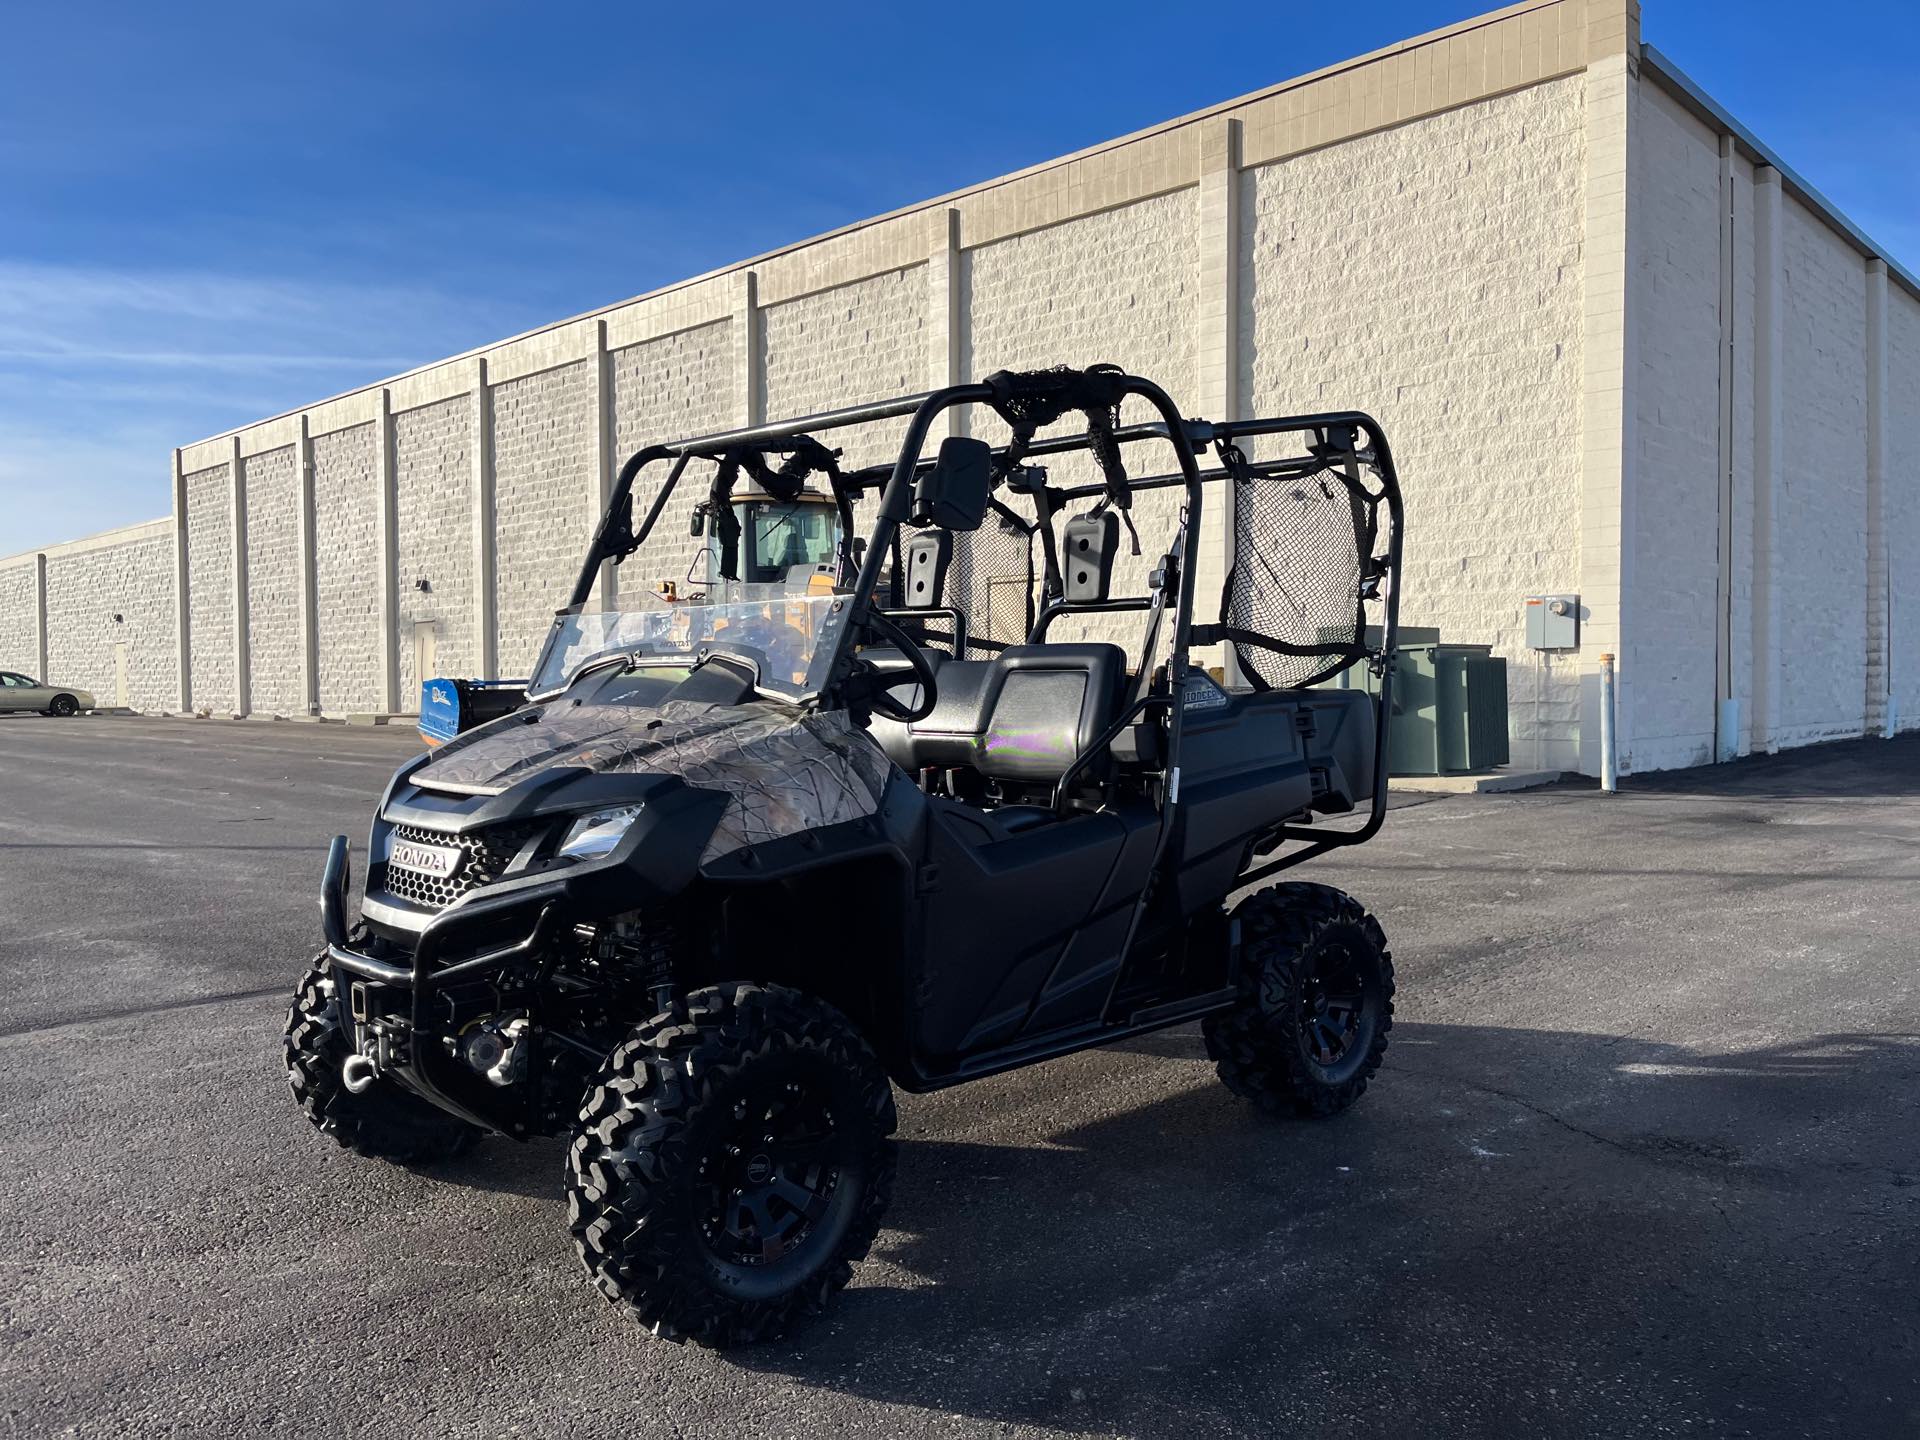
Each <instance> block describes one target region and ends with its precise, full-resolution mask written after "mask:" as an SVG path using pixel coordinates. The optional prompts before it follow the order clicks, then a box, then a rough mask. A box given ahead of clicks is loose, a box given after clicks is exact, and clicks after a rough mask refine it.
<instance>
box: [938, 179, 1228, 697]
mask: <svg viewBox="0 0 1920 1440" xmlns="http://www.w3.org/2000/svg"><path fill="white" fill-rule="evenodd" d="M1197 200H1198V193H1197V189H1196V187H1194V186H1187V187H1185V188H1182V189H1180V190H1176V191H1174V192H1172V193H1171V194H1166V195H1158V196H1155V197H1153V198H1151V199H1148V200H1143V201H1140V202H1138V203H1136V204H1132V205H1125V206H1121V207H1119V208H1117V209H1113V210H1108V211H1105V212H1103V213H1101V214H1097V215H1092V216H1089V217H1087V218H1086V219H1082V220H1074V221H1069V222H1067V223H1064V224H1060V225H1054V226H1050V227H1048V228H1047V229H1044V230H1034V231H1029V232H1027V233H1025V234H1021V235H1016V236H1013V237H1010V238H1008V239H1005V240H1000V241H996V242H994V243H993V244H989V245H982V246H978V247H976V248H972V249H969V250H967V251H966V252H965V253H964V256H963V258H962V265H961V278H960V293H961V314H962V316H963V317H964V318H963V327H964V328H963V330H962V335H963V339H962V349H961V356H962V358H961V368H962V373H963V376H964V378H966V379H969V380H978V379H981V378H982V377H984V376H987V375H990V374H992V373H993V372H994V371H996V370H1034V369H1040V368H1043V367H1046V366H1049V365H1073V366H1087V365H1093V364H1097V363H1101V362H1110V363H1112V364H1115V365H1118V366H1120V367H1121V368H1122V369H1125V370H1129V371H1132V372H1133V373H1134V374H1137V375H1143V376H1145V377H1146V378H1148V379H1150V380H1153V381H1155V382H1157V383H1158V384H1159V385H1160V387H1161V388H1162V389H1164V390H1165V391H1167V393H1168V394H1169V395H1171V396H1172V397H1173V398H1174V400H1175V403H1177V404H1183V405H1187V406H1190V405H1191V401H1190V400H1188V399H1187V398H1186V397H1190V396H1192V395H1193V393H1194V390H1195V370H1196V365H1195V353H1194V347H1195V343H1196V342H1195V337H1196V334H1197V318H1196V306H1197V299H1198V290H1199V247H1198V245H1197V243H1196V237H1197V235H1198V218H1199V217H1198V211H1197ZM1120 418H1121V421H1122V423H1124V424H1132V423H1135V422H1137V421H1142V420H1147V419H1149V418H1157V417H1156V416H1154V414H1153V411H1152V409H1151V407H1149V406H1148V405H1147V404H1146V403H1145V402H1144V401H1141V400H1138V399H1133V400H1129V401H1128V402H1127V404H1126V405H1125V407H1123V409H1122V411H1121V416H1120ZM967 423H968V425H969V428H970V430H971V431H972V433H975V434H977V435H979V436H980V437H981V438H982V439H985V440H988V441H990V442H992V443H994V444H1002V443H1004V442H1005V440H1006V438H1007V430H1006V427H1005V425H1003V424H1002V423H1001V421H1000V419H999V417H998V416H995V415H993V414H991V413H990V412H987V411H985V410H981V411H978V412H976V413H973V414H971V415H970V416H969V417H968V421H967ZM1081 428H1083V427H1082V421H1081V419H1080V417H1078V416H1069V417H1066V418H1065V419H1063V420H1062V421H1061V422H1060V423H1059V424H1058V425H1056V426H1054V427H1052V429H1051V430H1050V431H1042V432H1041V434H1042V435H1045V434H1049V433H1056V434H1073V433H1077V432H1078V431H1079V430H1080V429H1081ZM1126 460H1127V465H1128V467H1129V469H1130V470H1131V471H1132V472H1133V473H1136V474H1138V473H1148V474H1151V473H1155V472H1158V471H1165V470H1171V469H1172V468H1173V465H1174V459H1173V452H1172V450H1171V448H1170V447H1162V446H1147V445H1134V446H1130V447H1129V448H1128V452H1127V456H1126ZM1045 463H1046V464H1047V467H1048V472H1049V478H1050V480H1051V483H1053V484H1055V485H1077V484H1084V483H1087V482H1089V481H1094V480H1097V479H1098V478H1099V471H1098V469H1097V468H1096V467H1095V466H1094V464H1093V461H1092V458H1091V457H1090V456H1086V455H1069V456H1062V457H1060V458H1058V459H1056V460H1049V461H1046V462H1045ZM1180 493H1181V492H1179V491H1178V490H1174V489H1166V490H1156V491H1148V492H1144V493H1142V494H1140V495H1137V496H1135V497H1134V503H1133V520H1134V524H1135V526H1136V528H1137V529H1138V530H1139V532H1140V542H1141V554H1140V555H1139V556H1137V557H1135V556H1133V555H1132V554H1131V553H1130V548H1129V546H1128V544H1127V541H1126V539H1125V536H1124V533H1123V536H1122V548H1121V554H1120V557H1119V559H1118V561H1117V562H1116V564H1115V565H1114V571H1113V576H1114V578H1113V591H1114V593H1115V594H1135V595H1137V594H1142V593H1144V592H1145V590H1146V583H1147V577H1148V575H1149V573H1150V572H1151V570H1152V568H1153V566H1154V563H1155V561H1156V560H1157V559H1158V558H1159V555H1160V554H1161V553H1163V552H1164V550H1165V548H1166V546H1167V543H1168V541H1169V540H1170V539H1171V538H1172V536H1173V531H1174V526H1175V523H1176V515H1177V512H1178V510H1179V507H1180ZM1092 507H1093V502H1091V501H1083V502H1081V503H1080V504H1079V505H1078V506H1077V507H1076V508H1077V509H1078V510H1088V509H1091V508H1092ZM1214 588H1215V593H1218V586H1217V584H1216V586H1215V587H1214ZM1144 629H1145V618H1144V617H1143V616H1141V615H1138V614H1122V615H1086V616H1072V615H1069V616H1063V617H1061V619H1060V620H1059V621H1057V622H1056V623H1055V624H1054V626H1053V629H1052V630H1051V631H1050V632H1049V638H1051V639H1055V640H1104V641H1110V642H1112V643H1114V644H1118V645H1121V646H1124V647H1125V648H1126V649H1127V652H1128V655H1129V657H1131V658H1133V659H1136V660H1137V659H1138V658H1139V649H1140V640H1141V637H1142V634H1143V632H1144Z"/></svg>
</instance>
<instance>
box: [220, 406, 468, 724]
mask: <svg viewBox="0 0 1920 1440" xmlns="http://www.w3.org/2000/svg"><path fill="white" fill-rule="evenodd" d="M313 511H314V590H315V595H316V597H317V601H318V606H317V612H316V625H315V630H316V640H317V648H318V652H319V663H318V672H319V693H320V706H321V709H322V710H323V711H326V712H337V713H348V714H351V713H355V712H370V711H374V710H378V709H379V708H380V657H381V654H382V649H381V646H382V643H383V637H382V635H381V634H380V623H379V620H380V595H379V588H378V587H379V574H380V566H379V563H378V560H377V555H378V547H379V496H378V493H377V490H376V474H375V444H374V427H373V426H372V425H371V424H364V425H354V426H351V427H349V428H347V429H344V430H336V431H333V432H331V433H329V434H324V435H316V436H314V437H313ZM469 513H471V512H469ZM198 552H199V546H198V540H197V537H196V539H195V541H194V553H195V554H196V555H197V554H198ZM193 587H194V593H195V594H196V595H198V593H199V589H200V562H199V560H198V559H196V560H195V561H194V574H193ZM199 643H200V642H199V639H198V638H197V636H196V639H195V641H194V644H195V646H196V648H197V647H198V645H199ZM198 685H199V680H198V676H197V674H196V676H195V693H196V694H198Z"/></svg>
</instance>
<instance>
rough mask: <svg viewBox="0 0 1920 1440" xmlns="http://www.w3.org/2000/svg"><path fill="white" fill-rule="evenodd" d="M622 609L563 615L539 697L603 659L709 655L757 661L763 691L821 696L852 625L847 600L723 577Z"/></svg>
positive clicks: (551, 638)
mask: <svg viewBox="0 0 1920 1440" xmlns="http://www.w3.org/2000/svg"><path fill="white" fill-rule="evenodd" d="M621 603H622V604H623V605H624V606H625V607H626V608H625V609H622V610H596V611H584V610H574V609H570V610H566V611H563V612H561V614H560V616H559V619H558V621H557V623H556V624H555V627H554V629H553V630H552V632H551V633H550V634H549V635H548V637H547V643H546V646H545V648H544V649H542V650H541V652H540V663H539V665H538V666H537V667H536V668H535V670H534V676H533V683H532V684H530V685H529V686H528V687H527V694H528V695H529V696H530V697H531V698H533V699H541V698H543V697H545V696H548V695H552V694H555V693H557V692H558V691H560V690H563V689H565V688H566V687H567V685H569V684H570V683H571V682H572V681H573V679H574V677H575V676H577V675H578V674H580V672H581V671H582V670H584V669H586V668H587V667H588V666H589V665H591V664H593V663H594V662H595V661H596V660H601V659H604V658H605V657H608V656H613V655H623V656H626V657H628V663H630V664H633V665H646V664H660V665H675V664H686V663H689V662H691V661H693V660H695V659H697V658H698V657H700V656H702V655H706V654H712V653H718V654H723V655H730V656H732V657H734V658H735V659H739V660H744V661H746V662H748V663H749V664H751V665H752V666H753V667H754V669H755V671H756V672H757V674H758V676H759V688H760V689H762V690H765V691H768V692H770V693H772V694H774V695H778V696H782V697H784V698H786V699H790V700H802V699H807V698H810V697H811V696H813V695H815V694H817V693H818V692H819V690H820V689H821V687H822V686H823V685H824V684H825V682H826V676H825V671H826V669H827V667H828V666H829V665H831V663H832V658H833V652H834V648H835V646H836V644H837V643H838V640H839V636H840V629H841V626H842V625H843V624H844V622H845V614H846V604H847V602H846V597H845V596H841V595H835V594H832V593H831V592H828V593H824V594H806V593H795V592H794V591H793V590H791V589H789V588H788V587H787V586H785V585H753V584H747V583H744V582H731V581H723V582H721V583H720V584H718V585H714V586H710V587H709V588H707V589H706V590H705V591H703V592H702V593H701V594H700V595H699V596H698V597H697V598H695V599H691V600H677V599H669V598H666V597H665V596H662V595H657V594H652V593H643V594H642V595H638V596H627V595H623V596H622V597H621Z"/></svg>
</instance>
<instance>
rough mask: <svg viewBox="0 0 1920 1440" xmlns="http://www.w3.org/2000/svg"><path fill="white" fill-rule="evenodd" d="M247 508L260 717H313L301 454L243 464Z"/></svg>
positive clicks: (254, 701) (285, 452) (250, 618)
mask: <svg viewBox="0 0 1920 1440" xmlns="http://www.w3.org/2000/svg"><path fill="white" fill-rule="evenodd" d="M241 473H242V475H243V476H244V478H245V482H246V484H245V495H246V502H247V526H246V529H247V634H248V637H249V643H248V658H249V666H248V674H249V677H250V697H251V698H250V703H249V706H248V709H249V710H250V711H252V712H254V713H262V714H268V715H299V714H303V713H304V712H305V705H306V700H305V686H306V651H305V647H304V646H303V645H302V644H301V632H300V578H301V566H300V490H299V482H298V477H297V475H296V473H295V468H294V447H293V446H291V445H282V446H279V447H278V448H276V449H273V450H267V451H263V452H262V453H260V454H258V455H251V456H248V457H246V458H245V459H243V460H242V461H241Z"/></svg>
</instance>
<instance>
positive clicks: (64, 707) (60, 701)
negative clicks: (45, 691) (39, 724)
mask: <svg viewBox="0 0 1920 1440" xmlns="http://www.w3.org/2000/svg"><path fill="white" fill-rule="evenodd" d="M79 708H80V702H79V701H78V700H75V699H74V698H73V696H71V695H56V696H54V697H53V703H52V704H51V705H49V706H47V713H48V714H49V715H58V716H59V717H60V718H61V719H62V720H64V719H66V718H67V717H68V716H69V715H71V714H73V712H74V711H76V710H78V709H79Z"/></svg>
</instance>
